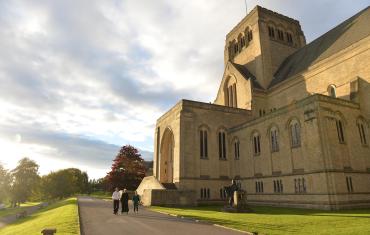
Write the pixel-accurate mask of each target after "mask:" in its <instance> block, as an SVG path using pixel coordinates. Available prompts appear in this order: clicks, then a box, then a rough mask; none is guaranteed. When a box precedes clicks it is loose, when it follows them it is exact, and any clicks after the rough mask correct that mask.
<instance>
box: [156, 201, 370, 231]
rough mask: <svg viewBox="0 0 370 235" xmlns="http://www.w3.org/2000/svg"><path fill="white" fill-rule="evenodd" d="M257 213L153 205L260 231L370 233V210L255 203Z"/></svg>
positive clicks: (158, 208)
mask: <svg viewBox="0 0 370 235" xmlns="http://www.w3.org/2000/svg"><path fill="white" fill-rule="evenodd" d="M251 208H252V209H253V211H254V212H253V213H226V212H221V211H220V206H204V207H195V208H164V207H152V209H153V210H155V211H161V212H165V213H170V214H176V215H181V216H184V217H191V218H195V219H199V220H205V221H210V222H211V223H216V224H220V225H223V226H227V227H231V228H235V229H239V230H244V231H248V232H258V234H272V235H274V234H284V235H290V234H291V235H293V234H302V235H305V234H307V235H309V234H338V235H349V234H369V231H370V209H357V210H343V211H334V212H333V211H322V210H310V209H294V208H275V207H260V206H252V207H251Z"/></svg>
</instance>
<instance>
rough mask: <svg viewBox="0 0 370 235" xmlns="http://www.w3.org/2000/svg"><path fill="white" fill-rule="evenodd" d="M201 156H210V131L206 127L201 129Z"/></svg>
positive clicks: (204, 157)
mask: <svg viewBox="0 0 370 235" xmlns="http://www.w3.org/2000/svg"><path fill="white" fill-rule="evenodd" d="M199 144H200V158H203V159H206V158H208V132H207V130H206V129H205V128H202V129H201V130H200V131H199Z"/></svg>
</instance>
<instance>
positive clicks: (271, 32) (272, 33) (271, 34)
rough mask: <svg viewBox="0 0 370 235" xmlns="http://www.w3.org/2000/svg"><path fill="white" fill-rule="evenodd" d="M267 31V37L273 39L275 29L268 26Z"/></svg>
mask: <svg viewBox="0 0 370 235" xmlns="http://www.w3.org/2000/svg"><path fill="white" fill-rule="evenodd" d="M268 30H269V37H270V38H275V28H274V27H273V26H268Z"/></svg>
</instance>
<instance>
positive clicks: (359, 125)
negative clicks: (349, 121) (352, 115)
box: [357, 120, 368, 145]
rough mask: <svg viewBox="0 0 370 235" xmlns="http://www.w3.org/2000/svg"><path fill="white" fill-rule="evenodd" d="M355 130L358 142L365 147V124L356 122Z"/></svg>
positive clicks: (366, 140) (366, 142)
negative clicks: (356, 129) (357, 134)
mask: <svg viewBox="0 0 370 235" xmlns="http://www.w3.org/2000/svg"><path fill="white" fill-rule="evenodd" d="M357 128H358V133H359V134H360V140H361V144H363V145H367V144H368V139H367V128H366V124H364V122H363V121H362V120H359V121H357Z"/></svg>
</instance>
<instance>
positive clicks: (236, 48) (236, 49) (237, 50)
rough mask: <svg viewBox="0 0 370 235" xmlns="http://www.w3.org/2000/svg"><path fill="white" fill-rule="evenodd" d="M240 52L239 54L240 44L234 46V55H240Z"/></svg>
mask: <svg viewBox="0 0 370 235" xmlns="http://www.w3.org/2000/svg"><path fill="white" fill-rule="evenodd" d="M238 52H239V48H238V44H235V45H234V53H235V54H238Z"/></svg>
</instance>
